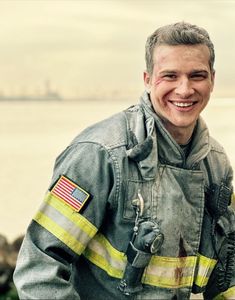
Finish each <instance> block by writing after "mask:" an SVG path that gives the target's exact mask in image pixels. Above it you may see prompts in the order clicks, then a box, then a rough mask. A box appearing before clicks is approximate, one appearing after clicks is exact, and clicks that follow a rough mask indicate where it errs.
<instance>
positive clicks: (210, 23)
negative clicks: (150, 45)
mask: <svg viewBox="0 0 235 300" xmlns="http://www.w3.org/2000/svg"><path fill="white" fill-rule="evenodd" d="M177 21H187V22H191V23H194V24H197V25H199V26H202V27H205V28H206V29H207V30H208V32H209V34H210V36H211V39H212V40H213V42H214V45H215V50H216V66H215V68H216V87H215V90H214V96H216V97H234V96H235V89H234V81H235V64H234V61H235V47H234V46H235V0H230V1H228V0H195V1H194V0H181V1H179V0H172V1H171V0H163V1H160V0H129V1H128V0H73V1H70V0H60V1H58V0H1V1H0V45H1V47H0V92H4V93H5V94H9V93H11V94H17V93H21V92H23V93H28V94H30V93H41V92H42V91H43V89H44V83H45V82H46V81H47V80H49V81H50V83H51V87H52V88H54V89H57V90H59V92H60V93H61V94H62V95H63V96H65V97H77V96H84V95H88V96H89V95H101V94H104V95H109V94H112V95H119V94H120V97H121V96H122V95H129V94H130V95H136V97H139V93H140V92H142V90H143V89H144V86H143V82H142V73H143V70H144V68H145V65H144V44H145V41H146V38H147V36H148V35H149V34H151V33H152V32H153V31H154V30H155V29H156V28H157V27H159V26H162V25H165V24H168V23H172V22H177Z"/></svg>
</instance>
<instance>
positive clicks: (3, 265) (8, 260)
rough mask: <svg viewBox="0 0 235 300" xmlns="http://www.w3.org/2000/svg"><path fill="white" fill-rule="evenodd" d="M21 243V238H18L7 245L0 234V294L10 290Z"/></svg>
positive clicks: (5, 239) (6, 241)
mask: <svg viewBox="0 0 235 300" xmlns="http://www.w3.org/2000/svg"><path fill="white" fill-rule="evenodd" d="M22 241H23V236H20V237H18V238H17V239H15V240H14V241H13V243H12V244H9V243H8V240H7V238H6V237H5V236H4V235H2V234H0V293H5V292H6V291H8V289H9V288H10V285H11V283H12V275H13V272H14V269H15V266H16V259H17V255H18V252H19V249H20V246H21V244H22Z"/></svg>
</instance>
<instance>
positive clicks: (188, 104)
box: [173, 102, 193, 107]
mask: <svg viewBox="0 0 235 300" xmlns="http://www.w3.org/2000/svg"><path fill="white" fill-rule="evenodd" d="M173 104H174V105H176V106H179V107H189V106H192V105H193V102H190V103H185V102H173Z"/></svg>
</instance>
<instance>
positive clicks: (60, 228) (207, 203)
mask: <svg viewBox="0 0 235 300" xmlns="http://www.w3.org/2000/svg"><path fill="white" fill-rule="evenodd" d="M213 64H214V47H213V44H212V42H211V41H210V38H209V36H208V34H207V32H206V31H205V30H204V29H202V28H199V27H197V26H194V25H191V24H188V23H184V22H181V23H177V24H172V25H169V26H164V27H161V28H159V29H158V30H156V31H155V32H154V33H153V34H152V35H151V36H150V37H149V38H148V40H147V44H146V67H147V69H146V72H144V83H145V87H146V92H145V93H144V94H143V96H142V97H141V101H140V104H139V105H136V106H133V107H131V108H129V109H127V110H126V111H124V112H121V113H119V114H117V115H115V116H113V117H111V118H110V119H107V120H104V121H102V122H100V123H99V124H96V125H95V126H91V127H89V128H87V129H86V130H85V131H83V132H82V133H81V134H80V135H79V136H78V137H76V138H75V140H74V141H73V142H72V143H71V145H70V146H69V147H68V148H66V149H65V151H64V152H63V153H62V154H61V155H60V156H59V157H58V158H57V160H56V163H55V169H54V175H53V179H52V183H51V185H50V187H49V190H48V193H47V194H46V196H45V201H44V203H43V204H42V206H41V208H40V210H39V211H38V213H37V214H36V216H35V217H34V219H33V221H32V223H31V224H30V226H29V228H28V231H27V234H26V237H25V240H24V242H23V246H22V248H21V251H20V254H19V257H18V264H17V267H16V270H15V274H14V280H15V284H16V286H17V289H18V292H19V295H20V297H21V298H22V299H96V300H97V299H102V300H103V299H189V298H190V295H191V293H192V292H193V293H204V298H205V299H213V298H215V297H221V298H217V299H231V297H232V298H234V297H235V287H234V285H235V274H234V272H235V267H234V248H235V222H234V220H235V217H234V212H233V210H232V209H231V208H230V207H229V205H230V202H231V197H232V186H231V182H232V170H231V167H230V165H229V162H228V159H227V157H226V155H225V153H224V150H223V148H222V147H221V146H220V145H219V144H218V143H217V142H216V141H215V140H213V139H212V138H211V137H210V136H209V133H208V130H207V127H206V125H205V123H204V121H203V120H202V119H201V117H200V113H201V111H202V110H203V109H204V108H205V106H206V105H207V103H208V101H209V98H210V94H211V92H212V90H213V86H214V77H215V72H214V69H213Z"/></svg>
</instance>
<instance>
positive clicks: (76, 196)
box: [51, 176, 90, 211]
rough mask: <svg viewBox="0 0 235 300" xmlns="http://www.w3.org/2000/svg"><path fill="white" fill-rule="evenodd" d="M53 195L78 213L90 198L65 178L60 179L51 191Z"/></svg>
mask: <svg viewBox="0 0 235 300" xmlns="http://www.w3.org/2000/svg"><path fill="white" fill-rule="evenodd" d="M51 194H52V195H54V196H56V197H57V198H59V199H61V200H63V201H64V202H65V203H67V204H68V205H69V206H71V207H72V208H74V209H75V210H76V211H79V210H80V209H81V208H82V206H83V205H84V204H85V202H86V200H87V199H88V198H89V196H90V194H88V193H87V192H86V191H84V190H83V189H82V188H80V187H79V186H78V185H76V184H75V183H73V182H72V181H71V180H69V179H68V178H67V177H65V176H61V177H60V179H59V180H58V181H57V183H56V185H55V186H54V187H53V189H52V190H51Z"/></svg>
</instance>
